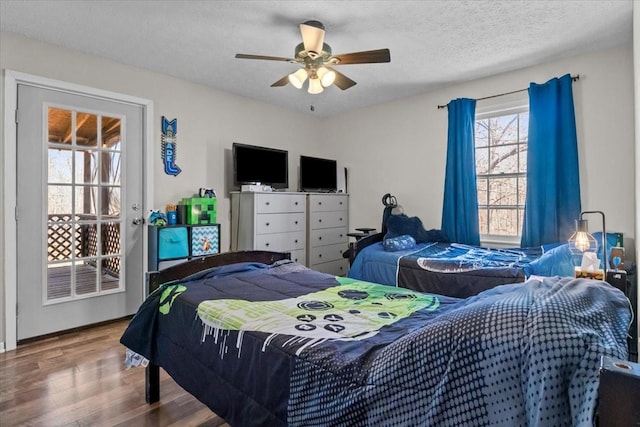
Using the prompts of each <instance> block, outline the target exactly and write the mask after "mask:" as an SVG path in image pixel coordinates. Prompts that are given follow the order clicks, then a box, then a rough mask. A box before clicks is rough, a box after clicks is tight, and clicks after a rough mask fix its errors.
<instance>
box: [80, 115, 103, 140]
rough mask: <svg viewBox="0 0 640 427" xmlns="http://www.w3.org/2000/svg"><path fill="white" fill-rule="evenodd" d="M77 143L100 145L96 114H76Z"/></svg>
mask: <svg viewBox="0 0 640 427" xmlns="http://www.w3.org/2000/svg"><path fill="white" fill-rule="evenodd" d="M76 129H77V130H76V144H77V145H78V146H80V147H97V146H98V117H97V116H96V115H95V114H89V113H78V114H77V115H76Z"/></svg>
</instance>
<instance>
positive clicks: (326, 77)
mask: <svg viewBox="0 0 640 427" xmlns="http://www.w3.org/2000/svg"><path fill="white" fill-rule="evenodd" d="M317 74H318V78H319V79H320V82H321V83H322V86H324V87H329V86H331V85H332V84H333V82H334V81H335V80H336V73H335V71H333V70H329V69H328V68H327V67H320V68H318V71H317Z"/></svg>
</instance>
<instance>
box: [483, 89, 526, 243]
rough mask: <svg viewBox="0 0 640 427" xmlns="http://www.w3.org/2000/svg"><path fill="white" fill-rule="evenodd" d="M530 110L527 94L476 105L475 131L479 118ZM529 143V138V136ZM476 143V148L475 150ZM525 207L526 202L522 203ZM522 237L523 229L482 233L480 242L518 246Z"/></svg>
mask: <svg viewBox="0 0 640 427" xmlns="http://www.w3.org/2000/svg"><path fill="white" fill-rule="evenodd" d="M528 111H529V98H528V97H527V96H526V92H525V96H520V97H518V98H517V99H514V100H512V101H509V102H504V103H501V104H491V105H486V106H482V107H476V116H475V120H474V131H475V123H476V121H478V120H483V119H487V118H490V117H499V116H506V115H509V114H516V113H523V112H528ZM527 144H528V138H527ZM475 149H476V148H475V143H474V150H475ZM517 206H520V205H517ZM522 207H523V208H524V204H523V205H522ZM521 237H522V229H520V230H519V232H518V235H517V236H503V235H498V234H480V244H481V245H482V246H493V247H514V246H515V247H518V246H520V240H521Z"/></svg>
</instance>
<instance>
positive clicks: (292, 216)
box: [231, 192, 307, 264]
mask: <svg viewBox="0 0 640 427" xmlns="http://www.w3.org/2000/svg"><path fill="white" fill-rule="evenodd" d="M306 198H307V196H306V194H305V193H284V192H282V193H281V192H232V193H231V250H232V251H243V250H265V251H275V252H290V253H291V259H292V260H293V261H296V262H299V263H301V264H305V263H306V259H307V256H306V237H307V203H306Z"/></svg>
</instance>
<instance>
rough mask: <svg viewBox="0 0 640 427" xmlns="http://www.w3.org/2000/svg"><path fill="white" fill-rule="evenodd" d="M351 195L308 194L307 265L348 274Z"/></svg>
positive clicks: (324, 270) (323, 270)
mask: <svg viewBox="0 0 640 427" xmlns="http://www.w3.org/2000/svg"><path fill="white" fill-rule="evenodd" d="M348 202H349V196H348V195H347V194H342V193H338V194H335V193H331V194H325V193H310V194H308V195H307V266H308V267H309V268H311V269H313V270H317V271H321V272H324V273H329V274H333V275H336V276H344V275H346V274H347V272H348V270H349V260H348V259H346V258H343V256H342V254H343V253H344V252H345V251H346V250H347V249H348V248H349V241H348V239H349V237H348V236H347V233H348V229H349V208H348V206H349V203H348Z"/></svg>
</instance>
